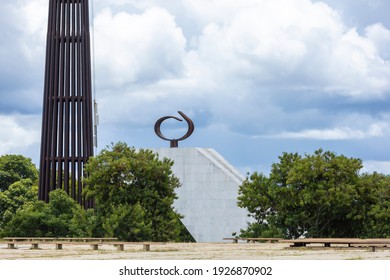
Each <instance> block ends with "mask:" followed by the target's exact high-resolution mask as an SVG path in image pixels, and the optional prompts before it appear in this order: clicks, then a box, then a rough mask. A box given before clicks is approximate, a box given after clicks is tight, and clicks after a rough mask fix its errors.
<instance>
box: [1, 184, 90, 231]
mask: <svg viewBox="0 0 390 280" xmlns="http://www.w3.org/2000/svg"><path fill="white" fill-rule="evenodd" d="M49 196H50V197H49V198H50V201H49V203H45V202H43V201H38V200H35V201H32V202H28V203H25V204H23V206H22V207H20V208H19V209H18V210H17V211H16V213H15V214H14V215H13V216H12V218H11V219H10V220H9V221H8V222H7V223H6V224H5V226H4V229H3V231H2V234H1V235H3V236H5V235H9V236H43V237H68V236H89V235H88V233H89V231H88V228H89V227H88V219H87V215H86V212H85V210H84V209H82V208H81V207H80V205H79V204H78V203H77V202H76V201H74V200H73V199H72V198H70V197H69V196H68V195H67V194H66V192H65V191H64V190H61V189H57V190H54V191H51V192H50V195H49Z"/></svg>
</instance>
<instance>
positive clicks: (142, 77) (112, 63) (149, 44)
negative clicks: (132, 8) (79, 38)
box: [95, 8, 186, 88]
mask: <svg viewBox="0 0 390 280" xmlns="http://www.w3.org/2000/svg"><path fill="white" fill-rule="evenodd" d="M185 44H186V39H185V37H184V36H183V34H182V31H181V29H180V28H179V27H177V25H176V23H175V20H174V17H173V16H172V15H171V14H169V13H168V12H167V11H166V10H164V9H161V8H151V9H147V10H146V11H145V12H144V13H142V14H129V13H127V12H124V11H123V12H118V13H114V12H112V11H111V10H110V9H109V8H106V9H104V10H103V11H100V12H99V13H98V14H97V15H96V18H95V46H96V69H97V75H98V78H99V81H101V83H102V85H103V86H104V87H105V88H106V87H115V88H117V87H119V86H123V85H128V84H131V83H139V84H148V83H153V82H157V81H159V80H161V79H167V78H168V79H169V78H172V77H175V76H178V75H179V76H180V75H181V74H182V72H183V63H182V57H183V55H184V49H185Z"/></svg>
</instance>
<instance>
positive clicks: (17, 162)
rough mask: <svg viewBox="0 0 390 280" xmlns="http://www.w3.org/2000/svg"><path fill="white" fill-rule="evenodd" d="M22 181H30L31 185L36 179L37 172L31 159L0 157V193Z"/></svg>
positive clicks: (16, 156) (15, 156)
mask: <svg viewBox="0 0 390 280" xmlns="http://www.w3.org/2000/svg"><path fill="white" fill-rule="evenodd" d="M22 179H31V181H32V182H33V183H35V182H36V181H37V179H38V170H37V168H36V167H35V165H34V164H33V163H32V161H31V159H30V158H26V157H24V156H22V155H3V156H0V191H5V190H7V189H8V187H9V186H10V185H11V184H13V183H15V182H17V181H19V180H22Z"/></svg>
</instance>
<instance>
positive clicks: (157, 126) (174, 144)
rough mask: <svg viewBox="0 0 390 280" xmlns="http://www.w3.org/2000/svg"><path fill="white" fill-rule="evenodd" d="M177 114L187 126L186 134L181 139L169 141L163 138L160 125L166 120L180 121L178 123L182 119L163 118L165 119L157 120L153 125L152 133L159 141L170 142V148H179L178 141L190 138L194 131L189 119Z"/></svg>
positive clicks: (182, 114) (181, 113)
mask: <svg viewBox="0 0 390 280" xmlns="http://www.w3.org/2000/svg"><path fill="white" fill-rule="evenodd" d="M178 113H179V114H180V116H182V117H183V119H184V120H185V121H186V122H187V125H188V130H187V133H186V134H184V135H183V136H182V137H180V138H178V139H169V138H167V137H165V136H164V135H163V134H162V133H161V124H162V122H163V121H165V120H167V119H175V120H177V121H180V122H181V121H183V120H182V119H179V118H177V117H174V116H165V117H162V118H160V119H158V120H157V122H156V123H155V124H154V132H155V133H156V134H157V136H158V137H160V138H161V139H163V140H166V141H170V147H171V148H177V147H178V146H179V141H182V140H184V139H187V138H188V137H190V136H191V134H192V133H193V132H194V129H195V126H194V123H193V122H192V120H191V119H190V118H189V117H187V116H186V115H185V114H184V113H183V112H181V111H178Z"/></svg>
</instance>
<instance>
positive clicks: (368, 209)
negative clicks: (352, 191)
mask: <svg viewBox="0 0 390 280" xmlns="http://www.w3.org/2000/svg"><path fill="white" fill-rule="evenodd" d="M358 192H359V195H360V196H359V199H358V200H357V201H356V202H355V209H356V210H355V212H354V213H352V215H351V216H352V218H353V219H354V220H355V221H356V222H357V223H358V224H359V225H360V229H361V235H362V236H363V237H367V238H369V237H371V238H374V237H377V238H379V237H382V238H389V237H390V176H388V175H387V176H386V175H383V174H379V173H377V172H374V173H373V174H367V173H365V174H362V175H361V176H360V180H359V185H358Z"/></svg>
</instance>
